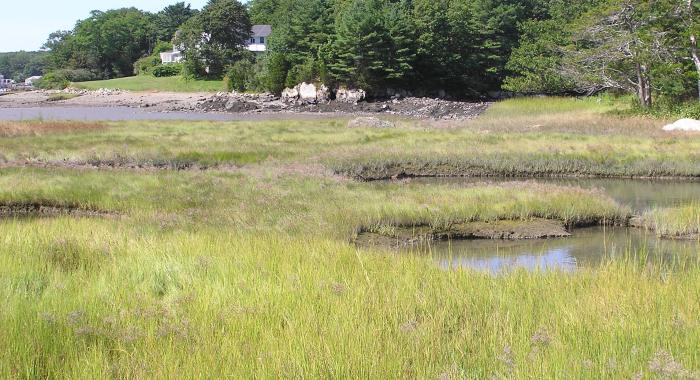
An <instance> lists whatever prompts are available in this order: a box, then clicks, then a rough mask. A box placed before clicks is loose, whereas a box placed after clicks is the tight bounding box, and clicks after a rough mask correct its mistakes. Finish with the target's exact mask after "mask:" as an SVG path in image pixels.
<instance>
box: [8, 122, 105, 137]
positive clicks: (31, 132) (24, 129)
mask: <svg viewBox="0 0 700 380" xmlns="http://www.w3.org/2000/svg"><path fill="white" fill-rule="evenodd" d="M104 128H107V126H106V125H104V124H101V123H88V122H76V121H29V122H27V121H0V137H15V136H40V135H45V134H50V133H71V132H81V131H92V130H100V129H104Z"/></svg>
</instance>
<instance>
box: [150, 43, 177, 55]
mask: <svg viewBox="0 0 700 380" xmlns="http://www.w3.org/2000/svg"><path fill="white" fill-rule="evenodd" d="M172 50H173V44H172V43H170V42H165V41H158V42H157V43H156V46H155V47H154V48H153V56H156V57H158V56H159V55H160V53H162V52H164V51H172Z"/></svg>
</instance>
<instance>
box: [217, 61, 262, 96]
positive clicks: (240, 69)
mask: <svg viewBox="0 0 700 380" xmlns="http://www.w3.org/2000/svg"><path fill="white" fill-rule="evenodd" d="M254 78H255V67H254V65H253V64H252V63H251V62H250V61H249V60H246V59H242V60H240V61H238V62H236V63H234V64H233V65H232V66H231V67H229V68H228V70H226V77H225V78H224V81H225V82H226V88H227V89H228V90H229V91H239V92H243V91H246V90H252V89H253V81H254Z"/></svg>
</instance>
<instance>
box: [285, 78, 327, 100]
mask: <svg viewBox="0 0 700 380" xmlns="http://www.w3.org/2000/svg"><path fill="white" fill-rule="evenodd" d="M280 100H282V101H283V102H285V103H294V104H317V103H328V102H329V101H330V91H329V90H328V87H326V86H325V85H323V84H322V85H320V86H316V85H315V84H313V83H306V82H304V83H300V84H298V85H296V86H294V87H292V88H285V89H284V91H282V96H281V97H280Z"/></svg>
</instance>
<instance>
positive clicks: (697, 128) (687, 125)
mask: <svg viewBox="0 0 700 380" xmlns="http://www.w3.org/2000/svg"><path fill="white" fill-rule="evenodd" d="M663 130H664V131H667V132H672V131H691V132H700V120H695V119H681V120H678V121H677V122H675V123H673V124H669V125H667V126H665V127H664V128H663Z"/></svg>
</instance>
